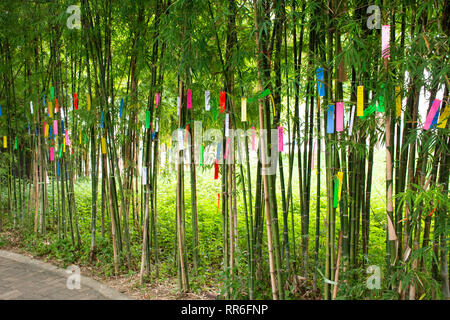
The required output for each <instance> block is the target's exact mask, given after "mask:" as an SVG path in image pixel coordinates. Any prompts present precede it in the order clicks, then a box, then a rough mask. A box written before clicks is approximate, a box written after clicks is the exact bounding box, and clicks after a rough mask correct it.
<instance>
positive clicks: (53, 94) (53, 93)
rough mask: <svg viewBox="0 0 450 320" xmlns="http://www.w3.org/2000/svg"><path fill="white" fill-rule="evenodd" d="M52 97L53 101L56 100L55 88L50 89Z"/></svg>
mask: <svg viewBox="0 0 450 320" xmlns="http://www.w3.org/2000/svg"><path fill="white" fill-rule="evenodd" d="M50 96H51V98H52V100H53V99H55V88H53V87H51V88H50Z"/></svg>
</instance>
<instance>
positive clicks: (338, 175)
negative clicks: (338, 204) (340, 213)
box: [337, 171, 344, 201]
mask: <svg viewBox="0 0 450 320" xmlns="http://www.w3.org/2000/svg"><path fill="white" fill-rule="evenodd" d="M337 178H338V180H339V201H341V193H342V180H343V179H344V173H343V172H341V171H339V172H338V173H337Z"/></svg>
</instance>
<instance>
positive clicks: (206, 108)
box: [205, 90, 211, 111]
mask: <svg viewBox="0 0 450 320" xmlns="http://www.w3.org/2000/svg"><path fill="white" fill-rule="evenodd" d="M209 100H210V92H209V91H208V90H206V91H205V110H206V111H209V110H211V105H210V104H209Z"/></svg>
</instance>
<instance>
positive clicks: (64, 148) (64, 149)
mask: <svg viewBox="0 0 450 320" xmlns="http://www.w3.org/2000/svg"><path fill="white" fill-rule="evenodd" d="M66 144H67V143H66V138H64V143H63V152H64V153H65V152H66Z"/></svg>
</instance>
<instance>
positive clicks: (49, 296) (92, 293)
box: [0, 250, 130, 300]
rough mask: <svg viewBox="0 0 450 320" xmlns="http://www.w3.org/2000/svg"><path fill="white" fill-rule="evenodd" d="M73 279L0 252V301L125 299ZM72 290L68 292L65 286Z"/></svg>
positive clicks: (41, 264) (100, 286)
mask: <svg viewBox="0 0 450 320" xmlns="http://www.w3.org/2000/svg"><path fill="white" fill-rule="evenodd" d="M68 277H71V279H73V278H75V276H74V273H72V274H70V273H68V272H67V271H66V270H64V269H60V268H57V267H55V266H53V265H50V264H48V263H44V262H41V261H38V260H34V259H31V258H29V257H25V256H22V255H19V254H16V253H12V252H8V251H4V250H0V300H30V299H33V300H35V299H36V300H38V299H39V300H110V299H111V300H126V299H130V298H128V297H127V296H125V295H123V294H121V293H119V292H117V291H116V290H113V289H111V288H109V287H107V286H105V285H103V284H101V283H100V282H98V281H95V280H93V279H91V278H87V277H84V276H80V288H79V289H76V288H73V286H74V284H75V287H76V283H75V282H72V281H70V280H69V281H68V280H67V279H68ZM68 282H69V286H71V287H72V288H73V289H69V288H68V285H67V283H68Z"/></svg>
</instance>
